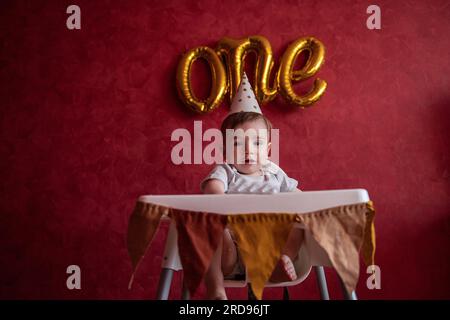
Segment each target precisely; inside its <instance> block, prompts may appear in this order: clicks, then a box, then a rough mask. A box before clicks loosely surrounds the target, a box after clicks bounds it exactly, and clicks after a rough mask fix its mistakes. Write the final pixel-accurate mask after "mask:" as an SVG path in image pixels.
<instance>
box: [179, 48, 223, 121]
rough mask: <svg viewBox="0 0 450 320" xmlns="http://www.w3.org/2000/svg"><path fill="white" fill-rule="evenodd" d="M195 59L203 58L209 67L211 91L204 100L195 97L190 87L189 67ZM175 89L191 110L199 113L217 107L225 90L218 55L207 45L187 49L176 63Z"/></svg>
mask: <svg viewBox="0 0 450 320" xmlns="http://www.w3.org/2000/svg"><path fill="white" fill-rule="evenodd" d="M197 59H205V60H206V61H207V62H208V65H209V67H210V69H211V75H212V84H211V92H210V93H209V96H208V98H207V99H206V100H199V99H197V98H196V96H195V94H194V92H193V90H192V87H191V81H190V76H191V68H192V64H193V63H194V62H195V60H197ZM176 77H177V89H178V94H179V95H180V97H181V99H182V100H183V102H184V103H185V104H186V105H188V106H189V107H190V108H191V109H192V110H194V111H196V112H199V113H208V112H210V111H212V110H214V109H215V108H217V107H218V106H219V105H220V103H221V102H222V100H223V98H224V96H225V93H226V91H227V83H226V75H225V69H224V67H223V65H222V62H221V61H220V58H219V56H218V55H217V54H216V52H215V51H214V50H212V49H211V48H209V47H198V48H194V49H191V50H189V51H188V52H187V53H186V54H185V55H184V56H183V57H182V58H181V60H180V62H179V63H178V69H177V76H176Z"/></svg>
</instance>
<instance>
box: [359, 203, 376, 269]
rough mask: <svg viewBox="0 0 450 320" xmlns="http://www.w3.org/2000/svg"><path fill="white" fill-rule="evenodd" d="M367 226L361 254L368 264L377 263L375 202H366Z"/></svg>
mask: <svg viewBox="0 0 450 320" xmlns="http://www.w3.org/2000/svg"><path fill="white" fill-rule="evenodd" d="M366 209H367V212H366V227H365V230H364V242H363V245H362V248H361V255H362V257H363V259H364V263H365V264H366V266H372V265H374V264H375V249H376V247H375V223H374V219H375V208H374V206H373V202H372V201H369V202H367V203H366Z"/></svg>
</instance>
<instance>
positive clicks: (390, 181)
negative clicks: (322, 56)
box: [0, 0, 450, 299]
mask: <svg viewBox="0 0 450 320" xmlns="http://www.w3.org/2000/svg"><path fill="white" fill-rule="evenodd" d="M74 3H76V4H78V5H79V6H80V7H81V24H82V25H81V26H82V29H81V30H79V31H69V30H68V29H67V28H66V18H67V16H68V15H67V14H66V13H65V12H66V7H67V6H68V5H70V4H72V2H65V1H45V2H42V3H41V1H6V2H5V1H2V4H1V5H0V6H1V10H0V45H1V49H0V77H1V78H0V81H1V86H0V97H1V100H0V101H1V102H0V103H1V108H0V115H1V117H0V120H1V123H0V130H1V131H0V139H1V140H0V141H1V142H0V159H1V161H0V172H1V173H0V181H1V183H0V186H1V192H0V197H1V201H0V213H1V214H0V219H1V223H0V239H1V254H0V268H1V269H0V271H1V277H0V285H1V289H0V297H1V298H43V299H48V298H63V299H78V298H83V299H94V298H95V299H97V298H106V299H110V298H120V299H128V298H145V299H148V298H154V294H155V291H156V283H157V280H158V270H159V267H160V264H161V255H162V249H163V247H162V246H163V243H164V234H165V232H164V231H166V227H163V228H162V229H161V230H160V233H159V234H158V235H157V237H156V239H155V242H154V246H153V247H152V249H151V250H150V251H149V253H148V255H147V257H146V259H145V260H144V262H143V264H142V267H141V269H140V271H139V273H138V275H137V278H136V280H135V286H134V288H133V289H132V290H131V291H128V289H127V282H128V278H129V275H130V261H129V260H128V256H127V251H126V246H125V232H126V228H127V223H128V217H129V215H130V213H131V210H132V208H133V206H134V203H135V200H136V199H137V197H138V196H139V195H142V194H182V193H198V192H199V182H200V180H201V179H202V177H204V175H205V174H206V173H207V172H208V170H209V169H210V168H209V167H208V166H206V165H201V166H192V165H191V166H175V165H173V164H171V161H170V151H171V147H172V146H173V145H174V143H172V142H171V141H170V135H171V133H172V131H173V130H174V129H176V128H180V127H181V128H182V127H185V128H189V129H190V130H191V131H192V129H193V121H194V120H203V121H204V125H203V126H204V128H210V127H217V126H218V125H219V124H220V122H221V120H222V119H223V117H224V116H225V114H226V112H227V106H226V105H224V106H223V107H221V108H220V109H218V110H216V111H215V112H213V113H211V114H208V115H204V116H201V115H196V114H193V113H191V112H189V111H188V110H187V109H186V107H184V106H183V104H182V103H181V102H180V100H179V99H178V98H177V95H176V89H175V69H176V65H177V62H178V60H179V58H180V55H181V54H182V53H183V52H185V51H186V50H187V49H190V48H193V47H196V46H201V45H208V46H211V47H213V46H215V44H216V43H217V41H218V40H219V39H221V38H222V37H224V36H229V37H234V38H244V37H246V36H250V35H257V34H259V35H263V36H265V37H266V38H268V39H269V41H270V43H271V45H272V48H273V50H274V55H275V59H276V63H278V61H279V59H280V57H281V55H282V53H283V52H284V50H285V49H286V47H287V45H288V44H289V43H290V42H291V41H293V40H295V39H297V38H299V37H301V36H308V35H310V36H314V37H316V38H318V39H319V40H321V41H322V42H323V43H324V45H325V47H326V62H325V64H324V65H323V67H322V68H321V70H320V72H319V76H320V77H321V78H323V79H325V80H326V81H327V82H328V88H327V90H326V92H325V95H324V96H323V97H322V99H321V100H320V101H319V102H318V103H316V104H315V106H313V107H312V108H309V109H306V110H297V109H295V108H293V107H291V106H289V105H287V104H286V103H285V102H284V100H282V99H277V100H276V101H275V102H273V103H272V104H271V105H269V106H266V107H264V108H263V112H264V113H265V114H266V115H267V116H268V117H269V118H270V119H271V120H272V122H273V123H274V124H275V126H276V127H278V128H279V129H280V136H281V150H280V158H281V165H282V167H283V168H284V169H285V171H287V172H288V174H290V175H291V176H292V177H294V178H297V179H298V180H300V181H301V188H302V189H303V190H324V189H341V188H342V189H343V188H365V189H367V190H368V191H369V194H370V196H371V198H372V199H373V200H374V203H375V206H376V209H377V216H376V230H377V245H378V248H377V256H376V258H377V264H378V265H379V266H380V267H381V285H382V289H381V290H368V289H367V288H365V282H366V278H367V275H366V274H365V272H364V271H365V269H364V268H362V269H361V270H362V277H361V279H360V283H359V286H358V289H357V291H358V294H359V297H360V298H363V299H379V298H382V299H402V298H407V299H411V298H447V299H448V298H450V192H449V191H450V188H449V184H450V181H449V178H450V168H449V162H450V151H449V150H450V148H449V147H448V141H449V124H450V111H449V107H450V96H449V91H448V88H449V79H450V77H449V74H450V64H449V50H450V43H449V37H448V33H449V32H450V30H449V22H448V21H449V18H450V11H449V7H448V3H447V1H445V0H444V1H427V2H424V1H422V2H421V3H418V2H411V1H395V2H394V1H381V0H380V1H376V4H378V5H379V6H380V7H381V13H382V29H381V30H376V31H371V30H368V29H367V28H366V24H365V21H366V18H367V17H368V15H367V14H366V8H367V7H368V6H369V5H370V4H372V1H357V2H354V1H339V2H338V1H321V2H317V1H303V2H300V3H298V2H296V1H285V2H284V1H283V2H275V1H274V2H267V3H266V1H212V0H208V1H200V2H198V1H153V3H152V2H150V1H87V0H77V1H75V2H74ZM197 70H199V72H197V75H196V76H195V77H194V78H195V79H196V81H197V84H198V85H199V86H200V85H206V86H208V85H209V84H208V82H206V81H205V77H201V76H199V75H198V74H202V72H201V71H202V69H201V68H197ZM71 264H77V265H79V266H80V267H81V270H82V290H74V291H70V290H68V289H67V288H66V278H67V274H66V268H67V266H68V265H71ZM328 276H329V280H330V291H331V295H332V297H334V298H340V297H341V295H340V291H339V288H338V287H337V280H336V277H335V276H334V274H333V273H332V272H328ZM179 291H180V275H177V276H176V277H175V286H174V290H173V293H172V297H179V296H178V295H179ZM200 292H202V291H200ZM281 295H282V292H281V290H280V289H270V290H267V291H266V295H265V298H274V299H278V298H281ZM292 295H293V297H295V298H302V299H303V298H309V299H315V298H318V291H317V288H316V285H315V279H314V277H310V278H309V279H308V280H307V281H306V282H305V283H304V284H303V285H301V286H298V287H297V288H295V289H294V290H292ZM230 296H231V297H232V298H243V297H245V291H243V290H237V289H234V290H231V291H230ZM199 297H201V295H199Z"/></svg>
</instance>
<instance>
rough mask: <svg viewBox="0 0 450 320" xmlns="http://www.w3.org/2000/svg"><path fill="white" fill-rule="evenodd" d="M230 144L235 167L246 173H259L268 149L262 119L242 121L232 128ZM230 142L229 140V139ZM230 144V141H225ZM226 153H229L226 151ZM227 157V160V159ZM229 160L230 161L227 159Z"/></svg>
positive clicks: (266, 134) (265, 161) (267, 155)
mask: <svg viewBox="0 0 450 320" xmlns="http://www.w3.org/2000/svg"><path fill="white" fill-rule="evenodd" d="M234 130H235V136H234V137H233V141H232V144H233V145H234V150H233V159H232V160H233V162H231V163H232V164H233V165H234V166H235V167H236V169H237V170H238V171H239V172H241V173H243V174H248V175H259V174H260V173H261V167H262V166H263V165H264V164H266V163H267V160H268V157H269V151H270V142H269V132H268V130H267V127H266V123H265V122H264V120H262V119H258V120H254V121H248V122H244V123H243V124H241V125H239V126H237V127H236V128H234ZM230 142H231V141H230ZM227 145H230V143H227ZM227 154H228V155H230V153H228V152H227ZM229 160H230V159H228V157H227V161H229ZM229 162H230V161H229Z"/></svg>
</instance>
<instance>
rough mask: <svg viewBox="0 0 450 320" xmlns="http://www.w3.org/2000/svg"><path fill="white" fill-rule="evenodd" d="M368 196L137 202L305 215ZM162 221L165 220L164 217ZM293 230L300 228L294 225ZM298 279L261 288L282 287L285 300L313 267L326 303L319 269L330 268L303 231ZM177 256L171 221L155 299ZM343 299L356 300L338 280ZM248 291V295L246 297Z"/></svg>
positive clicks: (162, 295)
mask: <svg viewBox="0 0 450 320" xmlns="http://www.w3.org/2000/svg"><path fill="white" fill-rule="evenodd" d="M369 200H370V199H369V195H368V193H367V191H366V190H364V189H347V190H329V191H304V192H292V193H279V194H270V195H265V194H232V195H162V196H160V195H150V196H141V197H140V198H139V201H141V202H150V203H153V204H158V205H162V206H168V207H173V208H177V209H183V210H190V211H204V212H210V213H217V214H228V215H229V214H232V213H236V214H237V213H255V212H258V213H264V212H271V213H276V212H280V213H307V212H313V211H319V210H322V209H326V208H332V207H337V206H342V205H350V204H355V203H362V202H368V201H369ZM164 219H168V218H167V217H165V218H164ZM294 227H299V228H301V227H302V226H301V225H300V224H298V223H296V224H295V225H294ZM293 262H294V266H295V269H296V272H297V275H298V278H297V279H296V280H294V281H290V282H282V283H270V282H268V283H267V284H266V285H265V287H284V288H285V297H286V293H287V290H286V288H287V287H289V286H294V285H297V284H299V283H301V282H303V281H304V280H305V279H306V278H307V277H308V275H309V274H310V272H311V269H312V268H314V270H315V274H316V278H317V284H318V287H319V291H320V297H321V299H322V300H329V294H328V288H327V283H326V278H325V272H324V269H323V267H324V266H327V267H332V265H331V262H330V260H329V258H328V255H327V254H326V252H325V251H324V250H323V249H322V248H321V247H320V245H319V244H318V243H317V241H316V240H315V239H314V238H313V237H312V236H311V234H310V233H309V232H308V231H307V230H305V237H304V242H303V245H302V247H301V249H300V251H299V256H298V258H297V259H296V260H295V261H293ZM182 269H183V267H182V264H181V261H180V257H179V255H178V245H177V231H176V227H175V223H174V222H173V221H172V222H171V224H170V227H169V232H168V235H167V240H166V244H165V249H164V256H163V262H162V270H161V274H160V279H159V284H158V289H157V297H156V298H157V299H159V300H167V299H168V296H169V291H170V286H171V282H172V277H173V272H174V271H180V270H182ZM247 286H248V279H247V276H245V279H243V280H225V287H242V288H243V287H247ZM341 286H342V290H343V294H344V298H345V299H347V300H356V299H357V298H356V293H355V292H354V291H353V292H352V293H351V294H349V293H348V292H347V290H346V289H345V287H344V286H343V283H342V281H341ZM250 296H251V291H250V292H249V297H250ZM181 298H182V299H189V293H188V292H187V290H186V289H185V288H183V293H182V297H181Z"/></svg>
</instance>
